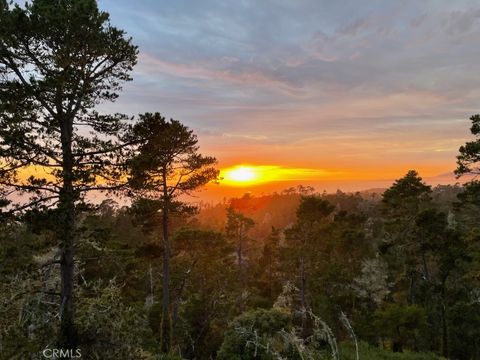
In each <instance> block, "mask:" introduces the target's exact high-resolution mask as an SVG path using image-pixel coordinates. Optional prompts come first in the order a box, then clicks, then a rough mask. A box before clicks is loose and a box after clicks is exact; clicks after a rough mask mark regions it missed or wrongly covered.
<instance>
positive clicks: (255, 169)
mask: <svg viewBox="0 0 480 360" xmlns="http://www.w3.org/2000/svg"><path fill="white" fill-rule="evenodd" d="M332 174H333V173H331V172H327V171H325V170H322V169H306V168H288V167H281V166H277V165H236V166H232V167H229V168H226V169H223V170H222V171H221V173H220V177H221V179H222V180H221V183H222V184H224V185H228V186H246V185H249V186H250V185H259V184H265V183H270V182H277V181H300V180H316V179H324V178H325V177H327V176H328V175H332Z"/></svg>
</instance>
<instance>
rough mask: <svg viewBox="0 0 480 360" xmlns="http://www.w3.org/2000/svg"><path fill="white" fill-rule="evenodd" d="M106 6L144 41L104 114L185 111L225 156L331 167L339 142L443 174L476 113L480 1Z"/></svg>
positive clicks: (347, 152)
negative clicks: (130, 72) (129, 75)
mask: <svg viewBox="0 0 480 360" xmlns="http://www.w3.org/2000/svg"><path fill="white" fill-rule="evenodd" d="M100 6H101V7H102V8H104V9H106V10H107V11H109V12H111V18H112V22H113V23H114V24H116V25H118V26H119V27H121V28H124V29H125V30H126V31H127V33H128V34H129V35H132V36H133V38H134V41H136V42H137V43H138V44H139V46H140V58H139V64H138V65H137V67H136V69H135V71H134V74H133V75H134V79H135V80H134V82H133V83H132V84H128V85H127V86H126V87H125V91H124V93H123V94H122V96H121V97H120V99H119V100H118V102H117V104H115V106H114V107H108V108H106V109H107V110H113V109H119V110H120V111H124V112H127V113H138V112H143V111H161V112H162V113H164V114H165V115H166V116H168V117H170V116H171V117H174V118H177V119H180V120H182V121H183V122H185V123H186V124H187V125H189V126H191V127H193V128H194V129H201V130H202V131H203V132H204V133H201V134H199V138H200V140H201V144H202V147H205V148H206V149H207V150H212V151H215V152H216V154H215V155H216V156H217V157H218V158H219V159H221V160H224V161H226V162H229V163H232V162H233V161H237V160H239V159H240V158H241V157H244V158H245V160H246V161H251V160H255V161H257V160H258V161H261V160H262V159H263V160H265V163H267V160H268V162H269V163H275V162H274V161H273V160H274V157H275V156H277V157H278V158H281V159H284V160H285V161H286V162H288V163H289V164H290V165H292V164H295V162H296V163H298V164H300V163H302V164H308V166H318V167H322V168H323V164H325V163H327V164H328V165H329V166H330V167H332V168H334V167H335V163H334V162H332V161H330V160H331V159H329V157H330V158H331V157H332V155H328V156H327V155H325V153H326V152H328V151H329V150H330V151H331V150H332V149H333V148H335V153H334V157H335V159H347V158H348V159H350V161H351V159H352V158H355V165H357V164H358V166H359V167H360V166H365V167H368V166H370V165H371V164H373V162H374V161H376V162H377V163H378V164H380V163H383V164H390V163H392V162H397V163H410V162H411V163H412V167H414V166H416V164H417V165H418V166H426V164H428V163H435V164H443V165H441V166H443V167H444V170H445V171H446V170H449V169H450V168H452V167H454V166H455V164H454V163H455V159H454V153H455V149H456V148H457V147H458V145H460V144H461V142H462V141H464V140H466V139H467V138H468V120H466V119H468V117H469V116H470V115H471V113H474V112H476V111H478V109H477V107H478V97H479V96H480V90H478V83H479V82H480V62H478V58H479V55H480V54H479V50H478V49H480V21H479V20H480V6H478V4H475V3H474V2H471V1H468V0H458V1H455V2H452V1H447V0H426V1H421V2H419V1H414V0H402V1H395V2H386V1H383V0H366V1H363V2H362V3H361V4H359V2H358V1H357V0H343V1H330V0H323V1H318V0H299V1H274V0H265V1H261V2H259V1H253V0H244V1H233V0H227V1H219V0H206V1H202V2H198V1H192V0H190V1H187V0H181V1H175V2H160V3H158V2H155V1H153V0H151V1H150V0H149V1H142V2H137V3H134V2H130V1H127V0H116V1H113V0H101V1H100ZM109 106H110V105H109ZM209 132H211V134H210V133H209ZM311 139H315V141H311ZM456 143H458V145H455V144H456ZM438 150H441V151H438ZM379 154H380V155H379ZM382 154H383V155H382ZM412 154H415V155H412ZM419 154H421V155H419ZM382 156H383V158H382ZM342 161H343V160H340V161H338V163H340V164H341V165H342V166H346V165H345V164H346V163H345V164H344V163H343V162H342ZM345 161H346V160H345ZM292 166H293V165H292ZM302 166H304V165H302ZM305 166H306V165H305ZM372 166H373V165H372ZM436 166H437V165H436ZM438 166H440V165H438ZM298 167H300V165H298Z"/></svg>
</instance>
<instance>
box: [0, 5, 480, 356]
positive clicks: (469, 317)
mask: <svg viewBox="0 0 480 360" xmlns="http://www.w3.org/2000/svg"><path fill="white" fill-rule="evenodd" d="M138 55H139V50H138V48H137V47H136V46H135V45H134V39H132V38H129V37H128V35H127V34H126V33H125V32H124V31H123V30H121V29H118V28H116V27H114V26H113V25H111V24H110V20H109V15H108V14H107V13H106V12H103V11H101V10H99V8H98V4H97V2H96V1H95V0H56V1H51V0H33V1H32V2H31V3H26V4H24V5H22V6H20V5H17V4H11V3H10V2H8V1H7V0H0V359H46V358H71V359H75V358H85V359H145V360H148V359H164V360H168V359H170V360H180V359H199V360H200V359H219V360H235V359H238V360H240V359H265V360H267V359H268V360H276V359H298V360H300V359H304V360H307V359H311V360H323V359H334V360H340V359H345V360H359V359H362V360H363V359H364V360H376V359H392V360H397V359H398V360H414V359H418V360H433V359H458V360H480V222H479V219H480V218H479V216H480V181H478V180H476V179H475V175H478V174H480V115H473V116H472V117H471V118H470V120H471V135H472V138H471V139H472V140H471V141H470V142H467V143H465V144H458V147H459V151H458V156H457V159H456V161H457V168H456V169H452V172H453V171H455V174H456V175H457V177H458V178H459V182H458V184H456V185H438V186H430V185H427V183H426V182H425V181H424V180H423V179H422V177H421V174H419V173H418V172H417V171H415V170H413V169H412V170H410V171H408V172H407V173H406V174H404V175H403V177H399V178H398V179H397V180H395V181H394V182H393V183H392V184H391V186H390V187H389V188H387V189H383V190H381V191H374V192H371V191H370V192H369V191H361V192H354V193H347V192H342V191H341V190H338V191H337V192H336V193H327V192H318V191H317V190H316V189H314V188H311V187H309V186H302V185H298V186H294V187H288V188H286V189H285V190H284V191H281V192H274V193H271V194H263V195H252V194H250V193H246V194H245V195H244V196H242V197H238V198H231V199H225V200H224V201H223V202H219V203H216V204H215V203H205V202H202V203H198V202H194V201H193V200H192V198H191V197H190V195H191V194H192V193H195V192H196V191H197V190H199V189H202V188H203V187H205V186H206V185H207V184H212V183H219V182H220V184H221V176H220V172H219V169H218V167H217V159H216V158H215V157H214V156H215V154H211V155H213V156H211V155H204V154H202V153H201V152H200V151H201V149H200V147H199V143H198V138H197V135H196V134H195V133H194V131H193V130H191V129H190V128H189V127H187V126H186V125H184V124H183V123H182V122H181V121H178V120H174V119H168V118H166V117H165V116H164V115H163V113H161V109H159V110H158V112H144V113H143V114H140V115H138V116H135V117H133V118H132V117H130V116H127V115H124V114H120V113H107V114H103V113H100V112H99V111H98V106H99V104H102V103H109V102H114V101H115V99H116V98H117V97H118V96H120V92H121V90H122V85H123V84H124V83H125V82H128V81H130V80H132V79H131V71H132V69H133V68H134V66H135V65H136V63H137V58H138ZM467 116H469V114H466V117H467ZM453 160H454V161H455V159H453ZM464 179H468V181H466V180H464ZM220 186H221V185H220ZM97 193H100V194H102V196H103V197H102V199H103V200H102V201H98V200H95V199H98V197H97V198H96V197H94V196H92V194H97Z"/></svg>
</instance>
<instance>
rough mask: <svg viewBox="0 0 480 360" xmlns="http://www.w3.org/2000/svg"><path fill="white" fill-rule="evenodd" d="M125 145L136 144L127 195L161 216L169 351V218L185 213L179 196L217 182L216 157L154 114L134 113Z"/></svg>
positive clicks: (185, 130)
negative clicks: (134, 117)
mask: <svg viewBox="0 0 480 360" xmlns="http://www.w3.org/2000/svg"><path fill="white" fill-rule="evenodd" d="M127 141H129V142H134V143H141V144H140V145H139V147H138V149H137V150H136V153H135V154H134V155H133V157H132V158H131V159H130V160H129V161H128V169H129V184H130V187H131V189H132V196H134V198H136V199H140V200H141V201H143V202H144V203H145V204H148V213H149V215H155V214H156V213H158V212H160V213H161V214H160V215H161V229H162V230H161V232H162V244H163V271H162V325H161V331H162V333H161V343H162V347H163V349H164V350H166V351H168V350H169V349H170V346H171V343H172V339H171V334H172V331H171V327H172V323H171V310H172V309H171V306H170V305H171V299H170V256H171V244H170V229H169V220H170V217H171V215H172V214H179V213H185V212H191V211H192V210H193V208H192V207H190V206H187V205H186V204H185V203H184V202H183V201H182V199H181V198H180V197H181V196H182V195H189V194H191V192H192V191H194V190H197V189H199V188H201V187H202V186H204V185H206V184H207V183H209V182H211V181H215V180H216V179H217V178H218V174H219V172H218V170H217V169H216V168H215V164H216V159H215V158H213V157H209V156H203V155H201V154H200V153H199V152H198V150H199V147H198V145H197V143H198V140H197V137H196V135H194V134H193V131H192V130H190V129H188V128H187V127H186V126H185V125H183V124H181V123H180V122H179V121H177V120H173V119H171V120H169V121H167V120H165V118H164V117H162V116H161V115H160V114H159V113H154V114H151V113H146V114H143V115H140V119H139V121H138V122H137V123H136V124H135V125H134V126H132V127H131V129H130V131H129V134H128V135H127Z"/></svg>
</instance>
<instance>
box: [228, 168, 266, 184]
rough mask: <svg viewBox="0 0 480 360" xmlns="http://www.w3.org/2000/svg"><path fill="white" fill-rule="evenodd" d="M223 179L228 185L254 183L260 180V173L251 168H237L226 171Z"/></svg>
mask: <svg viewBox="0 0 480 360" xmlns="http://www.w3.org/2000/svg"><path fill="white" fill-rule="evenodd" d="M222 177H223V180H224V181H226V182H228V183H240V184H244V183H252V182H255V181H256V180H259V172H258V171H256V169H255V168H254V167H251V166H236V167H233V168H230V169H227V170H225V172H224V174H223V176H222Z"/></svg>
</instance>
